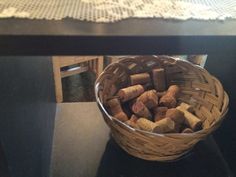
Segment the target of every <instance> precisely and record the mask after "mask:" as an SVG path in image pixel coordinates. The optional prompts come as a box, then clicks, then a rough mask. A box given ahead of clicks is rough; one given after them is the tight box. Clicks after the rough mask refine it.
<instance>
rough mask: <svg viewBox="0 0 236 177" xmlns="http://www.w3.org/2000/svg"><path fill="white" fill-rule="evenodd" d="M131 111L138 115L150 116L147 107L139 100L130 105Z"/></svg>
mask: <svg viewBox="0 0 236 177" xmlns="http://www.w3.org/2000/svg"><path fill="white" fill-rule="evenodd" d="M132 111H133V113H134V114H135V115H137V116H138V117H145V118H147V119H151V118H152V114H151V113H150V111H149V110H148V108H147V107H146V106H145V105H144V104H143V102H141V101H136V102H135V103H134V104H133V106H132Z"/></svg>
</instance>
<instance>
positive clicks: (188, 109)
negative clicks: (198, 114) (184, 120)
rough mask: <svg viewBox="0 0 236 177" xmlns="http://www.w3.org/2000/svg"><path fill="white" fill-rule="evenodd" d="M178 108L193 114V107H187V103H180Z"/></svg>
mask: <svg viewBox="0 0 236 177" xmlns="http://www.w3.org/2000/svg"><path fill="white" fill-rule="evenodd" d="M180 107H182V108H183V109H185V110H187V111H188V112H191V113H193V112H194V108H193V106H192V105H189V104H187V103H184V102H182V103H180Z"/></svg>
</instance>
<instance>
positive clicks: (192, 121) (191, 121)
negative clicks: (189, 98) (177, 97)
mask: <svg viewBox="0 0 236 177" xmlns="http://www.w3.org/2000/svg"><path fill="white" fill-rule="evenodd" d="M176 109H178V110H180V111H182V112H183V113H184V117H185V124H186V125H188V126H189V127H190V128H191V129H192V130H193V131H196V130H198V129H200V128H201V126H202V121H201V120H200V119H199V118H198V117H196V116H195V115H193V114H192V113H190V112H188V111H187V110H185V109H184V108H182V107H181V106H178V107H177V108H176Z"/></svg>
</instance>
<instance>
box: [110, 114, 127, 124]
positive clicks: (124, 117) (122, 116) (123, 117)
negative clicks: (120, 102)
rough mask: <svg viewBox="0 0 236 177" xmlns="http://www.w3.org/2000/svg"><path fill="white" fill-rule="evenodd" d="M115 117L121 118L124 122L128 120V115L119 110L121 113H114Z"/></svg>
mask: <svg viewBox="0 0 236 177" xmlns="http://www.w3.org/2000/svg"><path fill="white" fill-rule="evenodd" d="M113 117H115V118H117V119H119V120H120V121H122V122H125V121H127V120H128V117H127V115H126V114H125V113H124V112H119V113H117V114H115V115H113Z"/></svg>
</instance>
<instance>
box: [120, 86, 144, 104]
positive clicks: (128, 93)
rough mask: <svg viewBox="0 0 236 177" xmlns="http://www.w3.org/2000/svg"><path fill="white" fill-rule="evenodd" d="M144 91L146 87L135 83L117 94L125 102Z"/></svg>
mask: <svg viewBox="0 0 236 177" xmlns="http://www.w3.org/2000/svg"><path fill="white" fill-rule="evenodd" d="M143 92H144V88H143V86H142V85H133V86H130V87H127V88H123V89H120V90H119V92H118V94H117V95H118V96H119V98H120V100H121V101H122V102H125V101H128V100H131V99H133V98H136V97H138V96H139V95H141V94H142V93H143Z"/></svg>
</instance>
